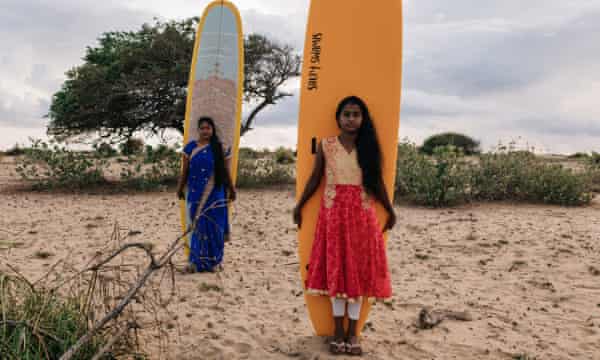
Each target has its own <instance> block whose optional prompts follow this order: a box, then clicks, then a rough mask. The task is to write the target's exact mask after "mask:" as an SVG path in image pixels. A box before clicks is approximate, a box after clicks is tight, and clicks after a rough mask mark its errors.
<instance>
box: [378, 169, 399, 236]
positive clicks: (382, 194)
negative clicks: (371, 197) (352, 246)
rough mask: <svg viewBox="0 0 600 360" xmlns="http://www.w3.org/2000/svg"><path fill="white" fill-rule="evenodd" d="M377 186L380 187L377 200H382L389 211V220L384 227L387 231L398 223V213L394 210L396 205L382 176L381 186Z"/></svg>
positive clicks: (380, 179)
mask: <svg viewBox="0 0 600 360" xmlns="http://www.w3.org/2000/svg"><path fill="white" fill-rule="evenodd" d="M377 188H378V189H379V191H378V194H376V197H377V200H379V202H381V204H382V205H383V208H384V209H385V210H386V211H387V212H388V220H387V222H386V223H385V226H384V228H383V231H387V230H390V229H391V228H393V227H394V225H395V224H396V213H395V212H394V206H393V205H392V202H391V201H390V198H389V196H388V192H387V190H386V188H385V182H384V181H383V178H381V177H380V178H379V186H378V187H377Z"/></svg>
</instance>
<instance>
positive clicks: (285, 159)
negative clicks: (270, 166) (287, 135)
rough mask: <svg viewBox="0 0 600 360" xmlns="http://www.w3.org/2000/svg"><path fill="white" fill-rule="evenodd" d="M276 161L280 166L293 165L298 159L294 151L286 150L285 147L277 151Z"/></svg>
mask: <svg viewBox="0 0 600 360" xmlns="http://www.w3.org/2000/svg"><path fill="white" fill-rule="evenodd" d="M274 156H275V161H276V162H277V163H278V164H293V163H294V162H296V157H295V156H294V151H293V150H291V149H286V148H284V147H279V148H277V150H275V155H274Z"/></svg>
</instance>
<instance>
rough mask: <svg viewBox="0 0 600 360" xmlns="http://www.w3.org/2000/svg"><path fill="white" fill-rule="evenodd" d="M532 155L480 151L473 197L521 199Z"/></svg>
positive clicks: (517, 152) (532, 158) (533, 156)
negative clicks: (484, 152)
mask: <svg viewBox="0 0 600 360" xmlns="http://www.w3.org/2000/svg"><path fill="white" fill-rule="evenodd" d="M536 163H537V161H536V158H535V155H534V154H532V153H530V152H527V151H511V152H508V153H488V154H482V155H481V156H480V158H479V166H478V167H477V168H475V169H474V176H473V196H474V198H475V199H477V200H509V199H510V200H524V194H525V191H526V190H525V188H526V184H527V183H528V178H529V176H530V173H529V168H530V167H531V166H533V165H534V164H536Z"/></svg>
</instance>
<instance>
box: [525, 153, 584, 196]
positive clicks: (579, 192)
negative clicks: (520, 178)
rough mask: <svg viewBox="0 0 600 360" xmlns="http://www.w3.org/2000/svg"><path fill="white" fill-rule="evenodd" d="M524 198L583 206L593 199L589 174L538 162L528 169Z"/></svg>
mask: <svg viewBox="0 0 600 360" xmlns="http://www.w3.org/2000/svg"><path fill="white" fill-rule="evenodd" d="M528 170H529V171H528V173H529V176H528V178H527V179H526V181H525V184H524V186H523V188H524V194H523V196H522V197H523V198H525V199H526V200H530V201H534V202H538V201H540V202H544V203H547V204H557V205H569V206H571V205H583V204H588V203H589V202H590V201H591V199H592V184H591V179H590V176H589V174H588V173H583V174H575V173H574V172H573V171H572V170H571V169H566V168H564V167H563V166H562V165H555V164H544V163H541V162H538V163H537V164H535V165H534V166H532V167H531V168H529V169H528Z"/></svg>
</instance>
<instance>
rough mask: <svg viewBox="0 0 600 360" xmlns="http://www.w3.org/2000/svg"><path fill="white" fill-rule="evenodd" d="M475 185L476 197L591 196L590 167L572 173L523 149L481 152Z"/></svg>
mask: <svg viewBox="0 0 600 360" xmlns="http://www.w3.org/2000/svg"><path fill="white" fill-rule="evenodd" d="M474 185H475V186H474V187H475V189H477V192H476V194H475V196H474V198H475V199H478V200H523V201H532V202H544V203H548V204H558V205H582V204H587V203H589V202H590V200H591V196H592V195H591V192H592V188H591V185H592V183H591V178H590V173H589V171H584V172H583V173H575V172H573V171H572V170H571V169H567V168H564V167H563V166H562V165H560V164H550V163H547V162H544V161H543V160H541V159H539V158H537V157H536V156H535V155H534V154H532V153H529V152H524V151H509V152H506V153H495V154H485V155H482V156H481V159H480V165H479V167H478V169H477V171H476V175H475V182H474Z"/></svg>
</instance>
